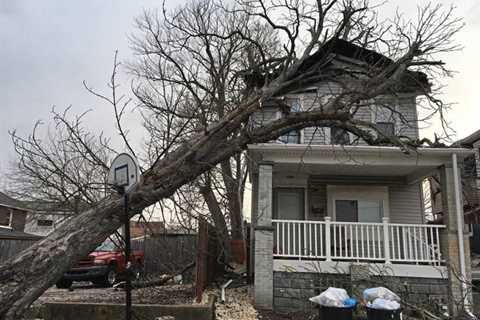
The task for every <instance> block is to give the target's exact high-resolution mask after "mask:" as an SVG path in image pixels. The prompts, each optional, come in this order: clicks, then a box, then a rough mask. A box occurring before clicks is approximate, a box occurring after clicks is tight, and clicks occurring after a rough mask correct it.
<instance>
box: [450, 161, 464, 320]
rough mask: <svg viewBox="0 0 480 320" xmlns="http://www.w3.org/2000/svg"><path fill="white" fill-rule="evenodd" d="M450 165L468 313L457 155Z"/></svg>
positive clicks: (461, 270) (461, 269) (461, 273)
mask: <svg viewBox="0 0 480 320" xmlns="http://www.w3.org/2000/svg"><path fill="white" fill-rule="evenodd" d="M452 165H453V183H454V189H455V211H456V214H457V236H458V250H459V253H460V254H459V256H460V281H461V282H462V291H463V293H462V294H463V296H464V299H463V307H464V309H465V310H467V311H468V297H467V294H466V293H467V285H466V281H467V271H466V266H465V245H464V243H463V241H464V238H463V228H464V226H463V201H462V198H461V195H460V185H459V181H460V176H459V174H458V163H457V154H456V153H453V154H452Z"/></svg>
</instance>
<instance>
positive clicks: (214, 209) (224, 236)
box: [200, 185, 231, 263]
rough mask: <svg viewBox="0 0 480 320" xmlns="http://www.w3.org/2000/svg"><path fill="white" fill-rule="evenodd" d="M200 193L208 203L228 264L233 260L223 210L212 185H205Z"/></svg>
mask: <svg viewBox="0 0 480 320" xmlns="http://www.w3.org/2000/svg"><path fill="white" fill-rule="evenodd" d="M200 193H201V194H202V196H203V198H204V199H205V202H206V203H207V207H208V210H209V211H210V213H211V215H212V219H213V223H214V224H215V230H216V231H217V232H218V236H219V238H218V240H219V242H220V243H219V244H220V246H221V247H222V249H223V254H224V258H225V262H226V263H228V262H229V261H230V258H231V250H230V237H229V235H228V227H227V223H226V222H225V217H224V216H223V212H222V209H221V208H220V205H219V204H218V201H217V198H216V197H215V194H214V193H213V190H212V187H211V186H210V185H205V186H203V187H201V188H200Z"/></svg>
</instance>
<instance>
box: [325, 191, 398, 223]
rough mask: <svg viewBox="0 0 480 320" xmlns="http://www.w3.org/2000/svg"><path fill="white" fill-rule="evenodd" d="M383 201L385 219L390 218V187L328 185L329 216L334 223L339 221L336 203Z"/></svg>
mask: <svg viewBox="0 0 480 320" xmlns="http://www.w3.org/2000/svg"><path fill="white" fill-rule="evenodd" d="M337 200H357V201H359V200H360V201H362V200H365V201H381V202H382V205H383V217H385V218H389V217H390V201H389V193H388V187H386V186H385V187H384V186H365V185H348V186H345V185H327V215H328V216H330V217H331V218H332V221H336V220H337V213H336V208H335V201H337Z"/></svg>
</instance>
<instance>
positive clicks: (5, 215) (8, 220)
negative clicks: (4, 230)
mask: <svg viewBox="0 0 480 320" xmlns="http://www.w3.org/2000/svg"><path fill="white" fill-rule="evenodd" d="M2 211H3V210H2ZM12 224H13V210H12V209H8V212H7V211H3V212H1V213H0V226H6V227H11V226H12Z"/></svg>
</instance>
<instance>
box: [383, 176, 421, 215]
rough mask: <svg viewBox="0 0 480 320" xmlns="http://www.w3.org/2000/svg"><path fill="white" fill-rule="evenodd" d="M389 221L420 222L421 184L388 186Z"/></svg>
mask: <svg viewBox="0 0 480 320" xmlns="http://www.w3.org/2000/svg"><path fill="white" fill-rule="evenodd" d="M388 191H389V198H390V222H392V223H417V224H421V223H423V222H424V221H423V220H424V218H423V203H422V196H421V185H420V184H419V183H418V184H412V185H403V186H390V187H389V188H388Z"/></svg>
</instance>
